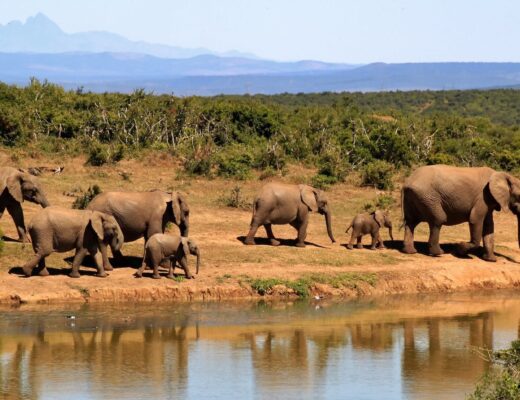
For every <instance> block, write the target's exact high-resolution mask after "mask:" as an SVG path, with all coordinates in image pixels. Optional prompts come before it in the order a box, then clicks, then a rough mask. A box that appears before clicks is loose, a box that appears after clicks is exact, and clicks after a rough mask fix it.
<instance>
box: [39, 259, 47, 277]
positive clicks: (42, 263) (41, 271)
mask: <svg viewBox="0 0 520 400" xmlns="http://www.w3.org/2000/svg"><path fill="white" fill-rule="evenodd" d="M37 272H38V275H39V276H49V271H48V270H47V266H46V265H45V258H42V259H40V261H39V262H38V268H37Z"/></svg>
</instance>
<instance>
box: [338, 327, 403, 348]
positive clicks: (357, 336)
mask: <svg viewBox="0 0 520 400" xmlns="http://www.w3.org/2000/svg"><path fill="white" fill-rule="evenodd" d="M347 328H348V330H349V331H350V340H351V342H352V347H353V348H355V349H370V350H377V351H379V350H388V349H391V348H392V346H393V343H394V339H393V333H392V332H393V326H392V325H391V324H382V323H374V324H349V325H347Z"/></svg>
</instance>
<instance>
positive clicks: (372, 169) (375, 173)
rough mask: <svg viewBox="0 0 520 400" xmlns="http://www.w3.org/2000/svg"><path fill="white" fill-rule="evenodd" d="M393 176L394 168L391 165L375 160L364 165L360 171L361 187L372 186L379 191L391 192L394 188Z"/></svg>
mask: <svg viewBox="0 0 520 400" xmlns="http://www.w3.org/2000/svg"><path fill="white" fill-rule="evenodd" d="M393 175H394V167H393V166H392V164H390V163H388V162H386V161H382V160H376V161H374V162H371V163H369V164H367V165H365V167H364V168H363V169H362V171H361V176H362V183H363V185H365V186H374V187H375V188H377V189H381V190H392V189H393V188H394V184H393V182H392V177H393Z"/></svg>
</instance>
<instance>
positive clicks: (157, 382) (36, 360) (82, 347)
mask: <svg viewBox="0 0 520 400" xmlns="http://www.w3.org/2000/svg"><path fill="white" fill-rule="evenodd" d="M187 322H188V321H187V319H185V320H183V321H181V323H180V325H179V326H175V325H173V326H170V327H167V328H155V327H150V326H148V327H146V328H144V329H143V330H126V329H125V328H124V327H123V326H115V327H112V326H109V327H99V329H97V330H96V331H94V332H88V333H85V332H78V331H72V332H60V333H48V334H43V333H42V334H39V335H36V336H35V337H30V336H20V337H16V338H14V337H13V338H12V342H15V343H16V342H17V341H18V343H17V344H16V346H17V347H16V351H15V352H14V353H13V356H12V357H10V358H9V360H10V361H9V362H8V363H0V385H1V386H0V387H1V389H2V393H4V394H6V395H7V398H38V397H39V395H38V393H39V392H40V391H41V388H42V386H43V385H44V383H47V384H48V383H49V382H51V383H52V382H54V381H55V380H56V377H60V378H59V379H63V378H62V377H67V376H70V377H73V376H74V373H75V371H74V370H72V368H77V369H78V370H81V371H82V372H85V371H87V373H88V380H89V390H90V391H91V392H92V394H93V395H96V393H98V394H100V395H102V397H106V396H108V397H110V389H111V388H113V387H121V386H124V387H128V386H130V385H133V384H134V385H135V390H136V393H138V391H139V390H144V389H143V387H145V388H146V387H152V388H153V394H154V395H156V397H165V396H170V395H175V396H179V397H183V396H184V395H185V392H184V391H185V388H186V386H187V380H188V352H189V348H188V346H189V339H188V337H187V329H188V328H187V327H188V324H187ZM10 339H11V338H3V340H2V346H1V347H0V354H2V355H4V352H5V347H6V346H9V345H11V344H14V343H10V341H11V340H10ZM10 347H13V346H10ZM42 365H45V366H46V368H41V366H42ZM76 372H77V371H76ZM136 376H139V377H140V379H138V380H136V379H135V377H136ZM22 378H23V379H22ZM143 382H145V383H146V386H145V385H143ZM20 394H22V395H20Z"/></svg>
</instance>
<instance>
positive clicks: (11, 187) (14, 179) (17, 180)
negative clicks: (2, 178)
mask: <svg viewBox="0 0 520 400" xmlns="http://www.w3.org/2000/svg"><path fill="white" fill-rule="evenodd" d="M6 186H7V190H8V191H9V194H10V195H11V196H12V197H13V199H15V200H16V201H17V202H19V203H22V202H23V194H22V176H21V175H20V174H16V175H12V176H10V177H9V178H7V182H6Z"/></svg>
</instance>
